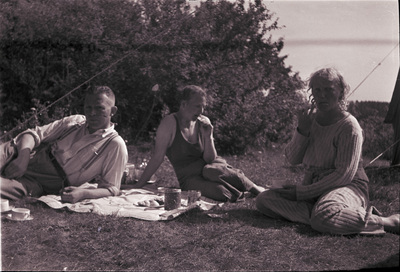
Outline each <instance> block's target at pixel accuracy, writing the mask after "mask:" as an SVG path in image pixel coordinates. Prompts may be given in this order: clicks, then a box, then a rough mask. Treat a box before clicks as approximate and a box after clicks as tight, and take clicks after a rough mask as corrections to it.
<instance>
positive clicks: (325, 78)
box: [256, 68, 400, 235]
mask: <svg viewBox="0 0 400 272" xmlns="http://www.w3.org/2000/svg"><path fill="white" fill-rule="evenodd" d="M309 88H310V89H311V92H312V96H313V100H312V106H311V109H309V110H304V111H302V112H299V113H298V127H297V129H296V131H295V132H294V136H293V138H292V140H291V142H290V143H289V144H288V146H287V147H286V149H285V153H286V157H287V159H288V161H289V162H290V163H291V164H293V165H296V164H300V163H303V165H304V167H305V176H304V179H303V183H302V184H301V185H286V186H283V188H275V189H270V190H267V191H264V192H263V193H261V194H259V195H258V197H257V199H256V205H257V209H258V210H259V211H260V212H262V213H263V214H265V215H267V216H269V217H272V218H282V219H286V220H289V221H293V222H300V223H305V224H309V225H311V227H312V228H313V229H315V230H317V231H319V232H326V233H332V234H342V235H346V234H356V233H360V234H382V233H384V232H385V231H390V232H396V233H399V221H400V214H394V215H392V216H389V217H382V216H379V215H377V214H376V213H377V212H376V210H375V209H374V208H373V207H371V206H370V205H369V199H368V177H367V176H366V174H365V171H364V169H363V167H362V159H361V149H362V143H363V133H362V129H361V127H360V125H359V124H358V122H357V120H356V118H355V117H354V116H352V115H351V114H350V113H348V112H347V111H346V110H345V105H346V103H345V97H346V94H347V93H348V90H349V87H348V85H347V84H346V82H345V81H344V79H343V76H342V75H341V74H340V73H339V72H338V71H337V70H336V69H333V68H324V69H321V70H318V71H316V72H315V73H313V74H312V75H311V77H310V80H309ZM315 106H316V108H317V110H316V113H314V112H313V111H314V107H315Z"/></svg>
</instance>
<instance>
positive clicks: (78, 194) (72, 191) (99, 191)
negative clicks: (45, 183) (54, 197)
mask: <svg viewBox="0 0 400 272" xmlns="http://www.w3.org/2000/svg"><path fill="white" fill-rule="evenodd" d="M60 195H61V200H62V201H63V202H69V203H76V202H78V201H81V200H83V199H92V198H101V197H106V196H112V195H113V194H112V193H111V192H110V191H109V190H108V189H106V188H93V189H89V188H79V187H72V186H70V187H65V188H64V189H63V190H62V191H61V192H60Z"/></svg>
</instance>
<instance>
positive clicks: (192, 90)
mask: <svg viewBox="0 0 400 272" xmlns="http://www.w3.org/2000/svg"><path fill="white" fill-rule="evenodd" d="M196 94H198V95H201V96H202V97H205V98H206V97H207V93H206V92H205V91H204V90H203V89H202V88H201V87H199V86H196V85H187V86H185V87H184V88H183V90H182V91H181V93H180V99H179V101H180V102H182V101H188V100H190V99H191V98H192V97H193V96H194V95H196Z"/></svg>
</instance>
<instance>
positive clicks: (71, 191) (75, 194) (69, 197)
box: [60, 186, 85, 203]
mask: <svg viewBox="0 0 400 272" xmlns="http://www.w3.org/2000/svg"><path fill="white" fill-rule="evenodd" d="M60 195H61V200H62V202H69V203H76V202H78V201H80V200H82V199H84V198H85V189H82V188H78V187H72V186H69V187H65V188H64V189H63V190H61V192H60Z"/></svg>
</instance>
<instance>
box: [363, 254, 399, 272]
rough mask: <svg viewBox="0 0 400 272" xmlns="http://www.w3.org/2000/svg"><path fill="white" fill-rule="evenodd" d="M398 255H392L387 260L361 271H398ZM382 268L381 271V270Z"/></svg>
mask: <svg viewBox="0 0 400 272" xmlns="http://www.w3.org/2000/svg"><path fill="white" fill-rule="evenodd" d="M399 259H400V257H399V253H397V254H394V255H392V256H390V257H389V258H387V259H386V260H384V261H382V262H379V263H376V264H373V265H370V266H368V267H366V268H365V269H362V270H369V269H371V270H375V269H376V268H379V271H398V268H399ZM382 268H383V270H381V269H382Z"/></svg>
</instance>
